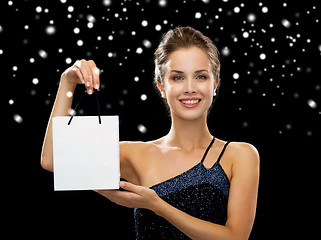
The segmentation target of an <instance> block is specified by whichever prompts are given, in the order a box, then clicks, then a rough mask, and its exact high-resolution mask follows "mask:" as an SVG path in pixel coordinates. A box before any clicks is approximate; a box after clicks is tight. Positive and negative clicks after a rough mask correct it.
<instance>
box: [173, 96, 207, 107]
mask: <svg viewBox="0 0 321 240" xmlns="http://www.w3.org/2000/svg"><path fill="white" fill-rule="evenodd" d="M179 101H180V103H181V104H182V106H183V107H186V108H195V107H197V106H198V105H199V104H200V102H201V101H202V99H200V98H182V99H179Z"/></svg>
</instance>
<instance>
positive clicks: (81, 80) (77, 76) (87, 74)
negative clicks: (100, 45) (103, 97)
mask: <svg viewBox="0 0 321 240" xmlns="http://www.w3.org/2000/svg"><path fill="white" fill-rule="evenodd" d="M62 79H63V80H65V81H66V82H67V83H68V84H71V85H76V84H84V85H85V87H86V88H87V93H88V94H92V93H93V91H94V89H99V85H100V81H99V69H98V68H97V66H96V64H95V62H94V61H93V60H89V61H87V60H85V59H82V60H78V61H76V62H75V63H74V65H72V66H71V67H69V68H68V69H66V71H65V72H64V73H63V74H62Z"/></svg>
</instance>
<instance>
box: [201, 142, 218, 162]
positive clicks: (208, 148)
mask: <svg viewBox="0 0 321 240" xmlns="http://www.w3.org/2000/svg"><path fill="white" fill-rule="evenodd" d="M214 141H215V137H213V139H212V141H211V143H210V145H208V147H207V149H206V151H205V153H204V155H203V158H202V160H201V163H203V162H204V160H205V158H206V155H207V153H208V151H209V150H210V149H211V147H212V145H213V143H214Z"/></svg>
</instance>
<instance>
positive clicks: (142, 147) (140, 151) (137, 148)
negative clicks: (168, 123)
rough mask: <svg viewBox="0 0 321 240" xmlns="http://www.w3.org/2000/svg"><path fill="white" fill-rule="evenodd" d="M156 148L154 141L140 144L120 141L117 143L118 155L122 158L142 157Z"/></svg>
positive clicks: (138, 142)
mask: <svg viewBox="0 0 321 240" xmlns="http://www.w3.org/2000/svg"><path fill="white" fill-rule="evenodd" d="M156 146H157V140H156V141H150V142H141V141H122V142H120V143H119V148H120V155H121V156H124V157H126V158H127V157H129V156H132V157H134V156H136V155H140V156H142V155H144V154H147V153H150V151H153V150H155V148H156Z"/></svg>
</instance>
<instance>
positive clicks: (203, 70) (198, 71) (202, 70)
mask: <svg viewBox="0 0 321 240" xmlns="http://www.w3.org/2000/svg"><path fill="white" fill-rule="evenodd" d="M200 72H208V71H207V70H206V69H201V70H197V71H195V72H194V73H200Z"/></svg>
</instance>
